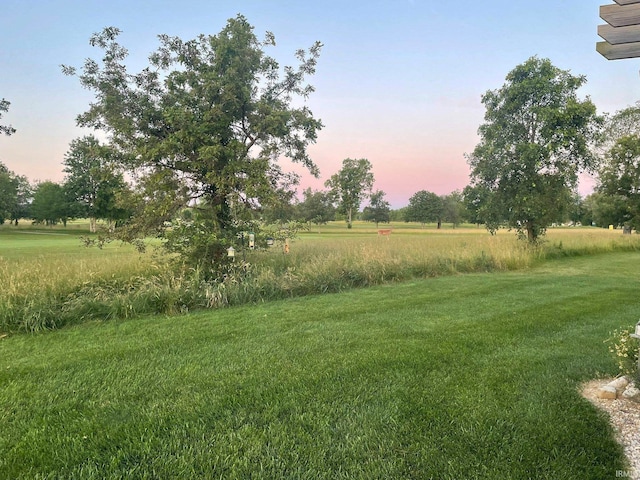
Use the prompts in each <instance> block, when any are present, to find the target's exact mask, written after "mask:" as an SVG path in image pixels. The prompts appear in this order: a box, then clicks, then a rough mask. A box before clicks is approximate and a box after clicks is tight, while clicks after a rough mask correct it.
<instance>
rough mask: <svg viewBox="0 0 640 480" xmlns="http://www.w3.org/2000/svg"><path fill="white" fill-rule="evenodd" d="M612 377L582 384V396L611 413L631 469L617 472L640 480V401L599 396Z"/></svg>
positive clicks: (621, 476)
mask: <svg viewBox="0 0 640 480" xmlns="http://www.w3.org/2000/svg"><path fill="white" fill-rule="evenodd" d="M611 381H612V379H603V380H593V381H591V382H588V383H585V384H584V385H583V386H582V391H581V393H582V396H583V397H584V398H586V399H587V400H589V401H590V402H591V403H593V404H594V405H595V406H596V407H598V408H600V409H601V410H604V411H605V412H607V414H608V415H609V419H610V421H611V424H612V425H613V427H614V429H615V432H616V439H617V440H618V442H619V443H620V444H621V445H622V446H623V447H624V453H625V455H626V456H627V459H628V460H629V468H630V470H629V471H624V472H617V473H616V476H618V477H619V478H630V479H633V480H640V403H637V402H634V401H632V400H628V399H626V398H624V397H621V396H618V398H616V399H603V398H598V396H597V392H598V390H599V389H600V388H601V387H604V386H605V385H607V384H609V383H610V382H611Z"/></svg>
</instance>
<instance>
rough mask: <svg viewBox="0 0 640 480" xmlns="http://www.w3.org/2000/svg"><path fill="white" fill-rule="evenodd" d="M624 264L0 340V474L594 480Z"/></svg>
mask: <svg viewBox="0 0 640 480" xmlns="http://www.w3.org/2000/svg"><path fill="white" fill-rule="evenodd" d="M639 287H640V254H638V253H609V254H602V255H596V256H584V257H579V258H571V259H563V260H557V261H553V262H548V263H545V264H543V265H542V266H539V267H536V268H534V269H529V270H526V271H521V272H510V273H492V274H470V275H457V276H449V277H441V278H435V279H426V280H415V281H411V282H407V283H401V284H394V285H385V286H379V287H373V288H368V289H359V290H352V291H349V292H346V293H341V294H332V295H319V296H312V297H306V298H298V299H291V300H287V301H277V302H269V303H265V304H263V305H259V306H249V307H235V308H230V309H224V310H217V311H204V312H200V313H194V314H190V315H187V316H180V317H171V318H164V317H149V318H139V319H134V320H129V321H111V322H104V323H91V324H84V325H78V326H74V327H70V328H65V329H62V330H59V331H54V332H48V333H44V334H39V335H15V336H9V337H6V338H4V339H2V340H0V425H1V427H0V428H1V429H0V451H1V452H2V455H0V478H11V479H13V478H24V479H34V478H35V479H37V478H56V479H57V478H65V479H74V478H83V479H84V478H96V479H97V478H100V479H102V478H131V479H134V478H135V479H138V478H158V479H165V478H180V479H182V478H221V479H247V478H267V479H270V478H273V479H281V478H296V479H318V478H321V479H340V478H344V479H347V478H359V479H374V478H380V479H381V478H415V479H431V478H433V479H474V478H483V479H554V480H557V479H563V480H564V479H580V480H585V479H594V480H596V479H597V480H601V479H606V478H615V477H616V474H617V473H616V472H617V471H621V470H624V469H625V465H624V458H623V455H622V451H621V448H620V447H619V446H618V445H617V444H616V443H615V441H614V437H613V433H612V430H611V428H610V426H609V424H608V422H607V419H606V417H605V416H604V415H603V414H601V413H599V412H598V411H597V410H596V409H595V408H594V407H592V406H591V405H590V404H589V403H588V402H587V401H586V400H584V399H583V398H582V397H581V396H580V394H579V386H580V383H581V382H583V381H586V380H590V379H592V378H594V377H599V376H609V375H614V374H615V373H616V366H615V363H614V361H613V359H612V358H611V356H610V355H609V353H608V351H607V345H606V344H605V343H604V340H605V339H606V338H607V337H608V336H609V333H610V332H611V331H612V330H614V329H615V328H617V327H619V326H621V325H624V326H627V325H630V324H634V323H635V322H636V321H637V320H638V318H640V303H639V302H638V291H639Z"/></svg>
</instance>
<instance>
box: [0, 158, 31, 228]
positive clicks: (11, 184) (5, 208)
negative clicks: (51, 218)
mask: <svg viewBox="0 0 640 480" xmlns="http://www.w3.org/2000/svg"><path fill="white" fill-rule="evenodd" d="M30 200H31V186H30V185H29V181H28V180H27V177H24V176H20V175H16V174H15V173H14V172H12V171H10V170H9V169H8V168H7V167H6V165H4V164H3V163H2V162H0V225H1V224H3V223H5V221H6V220H9V221H11V222H13V223H15V224H16V225H17V224H18V220H19V219H21V218H26V217H27V216H28V207H29V202H30Z"/></svg>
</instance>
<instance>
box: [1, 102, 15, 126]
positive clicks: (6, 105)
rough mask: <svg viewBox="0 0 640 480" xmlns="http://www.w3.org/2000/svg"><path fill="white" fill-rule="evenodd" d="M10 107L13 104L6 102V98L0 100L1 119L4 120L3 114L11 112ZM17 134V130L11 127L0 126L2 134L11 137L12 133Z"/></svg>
mask: <svg viewBox="0 0 640 480" xmlns="http://www.w3.org/2000/svg"><path fill="white" fill-rule="evenodd" d="M9 105H11V103H10V102H8V101H6V100H5V99H4V98H3V99H2V100H0V118H2V114H3V112H8V111H9ZM15 132H16V129H15V128H13V127H12V126H11V125H0V133H4V134H5V135H11V134H12V133H15Z"/></svg>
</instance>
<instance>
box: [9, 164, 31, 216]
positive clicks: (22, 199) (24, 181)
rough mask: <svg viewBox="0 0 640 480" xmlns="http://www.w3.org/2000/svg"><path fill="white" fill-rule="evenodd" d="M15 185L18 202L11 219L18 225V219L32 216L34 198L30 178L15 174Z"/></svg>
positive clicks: (12, 211)
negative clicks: (31, 207) (31, 206)
mask: <svg viewBox="0 0 640 480" xmlns="http://www.w3.org/2000/svg"><path fill="white" fill-rule="evenodd" d="M13 183H14V185H15V192H16V202H15V204H14V208H13V209H12V210H11V214H10V216H9V219H10V220H11V221H12V222H13V224H14V225H18V221H19V220H20V219H22V218H31V217H30V205H31V200H32V198H33V189H32V187H31V184H30V183H29V179H28V178H27V177H25V176H24V175H15V176H14V177H13Z"/></svg>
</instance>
